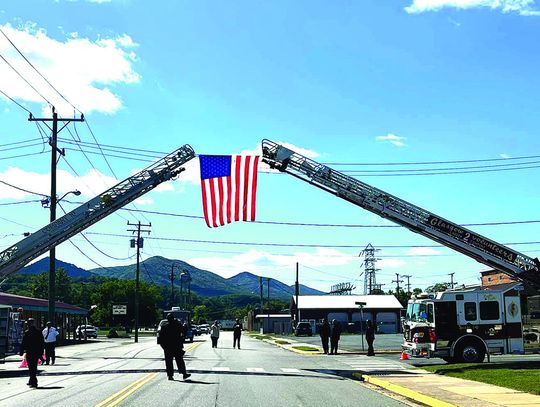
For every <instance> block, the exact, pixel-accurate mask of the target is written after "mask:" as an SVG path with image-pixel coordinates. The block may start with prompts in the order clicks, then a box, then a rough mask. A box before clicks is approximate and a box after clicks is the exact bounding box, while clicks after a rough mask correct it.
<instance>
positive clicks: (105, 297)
mask: <svg viewBox="0 0 540 407" xmlns="http://www.w3.org/2000/svg"><path fill="white" fill-rule="evenodd" d="M2 289H3V291H6V292H9V293H12V294H17V295H24V296H28V297H34V298H43V299H46V298H48V292H49V289H48V273H42V274H36V275H33V276H28V275H24V274H16V275H14V276H12V277H10V278H9V279H8V280H7V281H6V282H4V284H3V287H2ZM173 294H174V295H173V297H174V298H180V292H179V290H176V289H175V292H174V293H173ZM170 298H171V291H170V287H165V286H157V285H155V284H149V283H146V282H143V281H142V282H140V284H139V325H140V326H147V327H153V326H155V325H156V324H157V323H158V322H159V320H160V319H162V318H163V310H166V309H169V308H170V307H171V304H170ZM56 300H57V301H61V302H65V303H68V304H72V305H76V306H78V307H81V308H84V309H87V310H90V312H89V319H90V322H91V323H92V324H94V325H98V326H102V327H110V326H117V325H128V326H129V325H133V323H134V309H135V282H134V281H132V280H120V279H114V278H107V277H99V276H95V277H92V278H84V279H83V278H71V277H70V276H69V275H68V274H67V273H66V272H65V270H64V269H63V268H58V269H57V270H56ZM114 304H124V305H127V312H128V314H127V315H126V316H118V315H115V316H113V315H112V306H113V305H114ZM189 304H190V305H189V307H188V308H190V309H191V310H192V311H193V312H192V319H193V320H194V322H195V323H197V324H200V323H205V322H210V321H214V320H221V319H235V318H243V317H244V316H245V315H247V313H248V312H249V311H250V310H255V309H259V308H260V306H259V297H257V296H251V295H225V296H220V297H200V296H197V295H196V294H192V295H191V299H190V301H189ZM172 305H176V304H172ZM288 307H289V304H288V303H286V302H285V301H280V300H271V301H270V303H269V304H266V303H265V306H264V308H263V312H272V313H274V312H279V311H282V310H283V309H286V308H288Z"/></svg>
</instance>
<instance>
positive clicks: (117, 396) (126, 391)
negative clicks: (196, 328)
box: [96, 342, 202, 407]
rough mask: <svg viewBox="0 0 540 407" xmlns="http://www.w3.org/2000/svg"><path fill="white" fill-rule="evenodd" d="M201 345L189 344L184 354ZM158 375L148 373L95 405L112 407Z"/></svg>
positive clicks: (200, 343) (199, 343)
mask: <svg viewBox="0 0 540 407" xmlns="http://www.w3.org/2000/svg"><path fill="white" fill-rule="evenodd" d="M200 345H202V342H197V343H193V344H191V345H190V346H189V347H188V348H186V352H191V351H192V350H193V349H195V348H197V347H199V346H200ZM157 375H158V373H149V374H147V375H146V376H144V377H142V378H140V379H138V380H136V381H134V382H133V383H131V384H130V385H128V386H126V387H124V388H123V389H122V390H120V391H118V392H116V393H114V394H113V395H112V396H110V397H108V398H107V399H105V400H103V401H102V402H101V403H99V404H97V405H96V407H105V406H107V407H114V406H116V405H117V404H118V403H120V402H121V401H122V400H125V399H126V398H127V397H129V396H130V395H131V394H133V393H135V392H136V391H137V390H138V389H140V388H141V387H142V386H144V385H145V384H146V383H148V382H149V381H150V380H152V379H153V378H155V377H156V376H157Z"/></svg>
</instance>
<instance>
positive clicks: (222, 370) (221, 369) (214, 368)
mask: <svg viewBox="0 0 540 407" xmlns="http://www.w3.org/2000/svg"><path fill="white" fill-rule="evenodd" d="M212 370H213V371H214V372H230V371H231V368H230V367H223V366H217V367H213V368H212Z"/></svg>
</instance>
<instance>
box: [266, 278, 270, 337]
mask: <svg viewBox="0 0 540 407" xmlns="http://www.w3.org/2000/svg"><path fill="white" fill-rule="evenodd" d="M266 282H267V284H268V287H267V290H268V294H267V295H268V299H267V300H266V304H267V305H268V321H267V323H268V332H270V278H269V277H267V278H266Z"/></svg>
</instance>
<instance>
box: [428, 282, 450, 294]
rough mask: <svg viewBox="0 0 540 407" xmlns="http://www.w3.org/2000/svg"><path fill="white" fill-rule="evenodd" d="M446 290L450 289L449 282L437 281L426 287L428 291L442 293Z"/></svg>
mask: <svg viewBox="0 0 540 407" xmlns="http://www.w3.org/2000/svg"><path fill="white" fill-rule="evenodd" d="M446 290H448V283H437V284H434V285H432V286H429V287H428V288H426V292H428V293H440V292H443V291H446Z"/></svg>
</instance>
